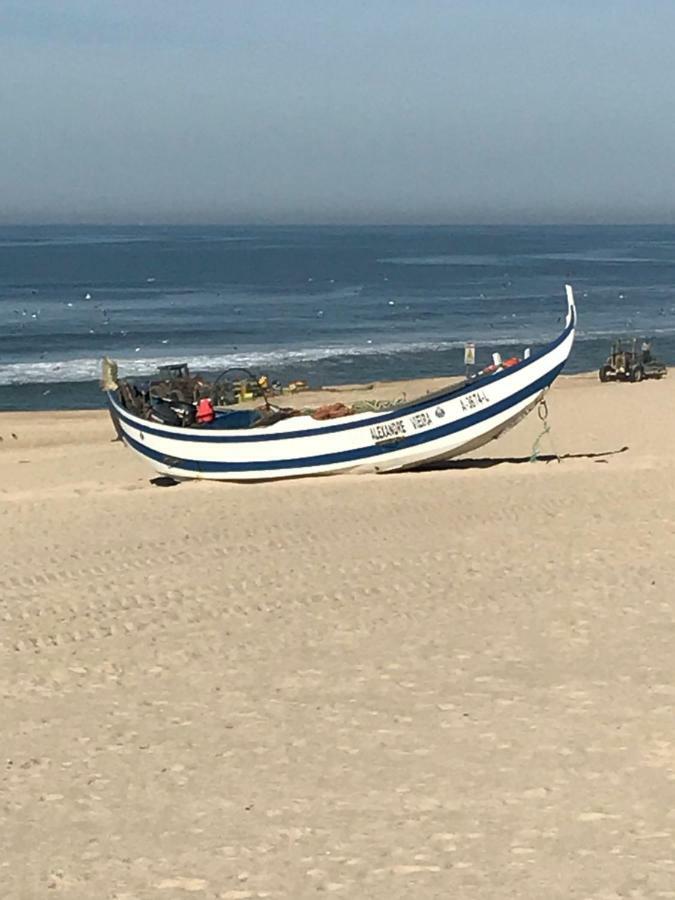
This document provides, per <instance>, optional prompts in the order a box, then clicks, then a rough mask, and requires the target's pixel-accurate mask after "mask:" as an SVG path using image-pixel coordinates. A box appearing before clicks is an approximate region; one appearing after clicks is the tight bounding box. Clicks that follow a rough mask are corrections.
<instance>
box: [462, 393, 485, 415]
mask: <svg viewBox="0 0 675 900" xmlns="http://www.w3.org/2000/svg"><path fill="white" fill-rule="evenodd" d="M489 402H490V400H489V399H488V395H487V394H486V393H485V391H472V392H471V393H470V394H465V395H464V396H463V397H460V398H459V405H460V406H461V407H462V409H463V410H464V412H468V411H469V410H472V409H479V408H480V407H481V406H485V404H486V403H489Z"/></svg>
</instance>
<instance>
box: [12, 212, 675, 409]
mask: <svg viewBox="0 0 675 900" xmlns="http://www.w3.org/2000/svg"><path fill="white" fill-rule="evenodd" d="M566 281H569V282H571V283H572V284H573V286H574V288H575V291H576V295H577V301H578V307H579V323H580V329H579V334H578V339H577V343H576V346H575V349H574V352H573V356H572V358H571V360H570V363H569V367H568V371H572V372H574V371H577V372H578V371H583V370H595V369H597V368H598V366H599V365H600V364H601V363H602V361H603V359H604V357H605V356H606V355H607V352H608V349H609V344H610V341H611V339H612V338H613V337H615V336H633V335H636V336H641V337H642V336H648V337H652V338H653V339H654V352H655V354H656V355H658V356H660V357H661V358H663V359H664V360H665V361H666V362H668V363H671V364H672V363H675V227H671V226H613V227H606V226H584V227H552V226H551V227H548V226H547V227H543V226H531V227H511V226H508V227H507V226H493V227H482V226H481V227H478V226H475V227H474V226H471V227H468V226H467V227H457V226H453V227H450V226H448V227H337V226H335V227H332V226H331V227H309V226H307V227H300V226H298V227H224V226H223V227H218V226H204V227H198V226H191V227H183V226H172V227H164V226H162V227H159V226H128V227H89V226H87V227H84V226H77V227H76V226H71V227H62V226H59V227H56V226H49V227H48V226H44V227H9V226H5V227H0V409H66V408H91V407H97V406H101V405H103V404H102V395H101V392H100V390H99V387H98V376H99V370H100V359H101V357H102V356H103V355H104V354H105V355H109V356H111V357H113V358H115V359H116V360H117V361H118V362H119V366H120V373H121V374H128V375H145V374H150V373H152V372H153V370H154V369H155V368H156V367H157V365H159V364H162V363H166V362H188V363H190V364H191V366H192V367H193V368H194V369H196V370H202V371H212V372H217V371H221V370H223V369H225V368H227V367H230V366H246V367H248V368H251V369H254V370H255V371H258V372H265V373H267V374H269V375H270V376H272V377H274V378H278V379H279V380H281V381H288V380H291V379H294V378H302V379H304V380H306V381H309V382H310V383H312V384H314V385H320V384H324V385H325V384H339V383H353V382H367V381H371V380H375V379H394V378H409V377H415V376H430V375H446V374H448V375H451V374H457V373H459V372H462V371H463V346H464V343H465V342H466V341H474V342H475V343H476V346H477V357H478V363H479V364H480V363H482V362H485V361H488V360H489V357H490V354H491V353H492V351H493V350H495V349H498V350H500V351H501V352H502V353H508V354H509V355H510V354H511V353H512V352H516V353H522V351H523V349H524V348H525V347H526V346H528V345H533V346H534V345H536V344H538V343H542V342H545V341H546V340H548V339H550V338H551V337H553V336H555V335H556V334H557V333H558V331H559V330H560V329H561V327H562V317H563V313H564V309H565V299H564V283H565V282H566Z"/></svg>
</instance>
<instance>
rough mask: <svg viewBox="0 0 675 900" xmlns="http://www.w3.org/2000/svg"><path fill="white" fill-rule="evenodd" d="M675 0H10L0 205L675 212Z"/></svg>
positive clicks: (257, 215) (141, 213)
mask: <svg viewBox="0 0 675 900" xmlns="http://www.w3.org/2000/svg"><path fill="white" fill-rule="evenodd" d="M674 45H675V0H632V2H622V0H614V2H610V0H583V2H582V0H578V2H577V0H362V2H357V0H0V129H1V130H0V219H2V220H3V221H5V222H18V221H32V222H38V221H101V222H114V221H119V222H136V221H145V222H150V221H165V222H170V221H173V222H179V221H195V222H207V221H208V222H251V221H261V222H310V221H319V222H336V221H345V222H504V221H512V222H531V221H548V222H553V221H661V222H666V221H668V222H670V221H674V220H675V215H674V211H673V210H674V205H673V198H674V197H675V46H674Z"/></svg>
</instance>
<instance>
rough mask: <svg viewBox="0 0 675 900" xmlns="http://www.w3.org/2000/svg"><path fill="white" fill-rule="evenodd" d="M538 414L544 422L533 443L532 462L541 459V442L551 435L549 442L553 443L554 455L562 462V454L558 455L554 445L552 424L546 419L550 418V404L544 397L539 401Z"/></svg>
mask: <svg viewBox="0 0 675 900" xmlns="http://www.w3.org/2000/svg"><path fill="white" fill-rule="evenodd" d="M537 415H538V416H539V421H540V422H542V423H543V426H544V427H543V428H542V430H541V432H540V433H539V434H538V435H537V438H536V440H535V442H534V443H533V444H532V453H531V455H530V462H536V461H537V460H538V459H539V454H540V453H541V446H540V445H541V442H542V440H543V439H544V438H545V437H546V435H549V442H550V444H551V449H552V450H553V455H554V456H555V458H556V459H557V460H558V462H560V456H559V455H558V452H557V450H556V449H555V446H554V445H553V438H552V437H551V436H550V435H551V426H550V425H549V424H548V422H547V421H546V420H547V419H548V405H547V403H546V400H544V398H543V397H542V399H541V400H540V401H539V405H538V406H537Z"/></svg>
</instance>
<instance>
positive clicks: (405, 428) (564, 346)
mask: <svg viewBox="0 0 675 900" xmlns="http://www.w3.org/2000/svg"><path fill="white" fill-rule="evenodd" d="M567 300H568V312H567V319H566V325H565V330H564V331H563V333H562V334H561V335H560V336H559V337H558V338H557V339H556V340H555V341H553V342H552V343H551V344H549V345H548V346H547V347H544V348H543V349H542V350H540V351H539V352H537V353H533V354H532V356H531V357H530V358H529V359H525V360H523V361H522V362H520V363H519V364H518V365H516V366H513V367H511V368H508V369H503V370H501V371H499V372H497V373H495V374H494V375H491V376H487V377H483V378H480V379H476V380H474V381H472V382H469V383H467V384H465V385H462V386H461V387H460V388H453V387H448V389H447V391H443V392H437V393H436V394H433V395H429V396H427V397H421V398H419V399H418V400H415V401H411V402H410V403H408V404H405V405H404V406H402V407H400V408H398V409H396V410H387V411H384V412H378V413H370V412H369V413H359V414H357V415H353V416H347V417H345V418H342V419H329V420H326V421H317V420H315V419H312V418H311V417H310V416H298V417H293V418H290V419H283V420H282V421H280V422H277V423H275V424H273V425H269V426H267V427H262V428H249V429H229V430H226V429H221V428H180V427H175V426H171V425H164V424H160V423H158V422H154V421H148V420H146V419H143V418H140V417H138V416H135V415H133V414H131V413H130V412H128V411H127V410H126V409H125V408H124V407H123V406H121V405H120V403H119V401H118V399H117V397H116V396H114V395H113V394H109V395H108V396H109V401H110V408H111V413H112V415H113V417H114V419H115V420H116V422H117V425H118V427H119V429H120V432H121V434H122V437H123V439H124V441H125V443H126V444H127V445H128V446H129V447H130V448H131V449H132V450H134V452H136V453H138V454H139V455H140V456H142V457H143V458H144V459H146V460H147V461H148V462H149V463H150V464H151V465H152V467H153V468H154V469H155V471H157V472H159V473H160V474H163V475H168V476H170V477H171V478H175V479H181V480H182V479H193V478H198V479H215V480H222V481H263V480H269V479H279V478H297V477H299V476H308V475H328V474H337V473H339V472H392V471H396V470H400V469H409V468H414V467H415V466H419V465H422V464H423V463H427V462H431V461H438V460H442V459H450V458H452V457H454V456H458V455H460V454H462V453H466V452H468V451H469V450H473V449H475V448H477V447H480V446H481V445H482V444H485V443H487V442H488V441H490V440H493V439H494V438H496V437H498V436H499V435H500V434H501V433H502V432H503V431H505V430H506V429H508V428H510V427H512V426H513V425H514V424H516V423H517V422H518V421H519V420H520V419H521V418H522V417H523V416H524V415H526V414H527V413H528V412H529V411H530V410H531V409H532V408H533V407H534V406H535V405H536V404H537V402H538V401H539V399H540V398H541V396H542V395H543V393H544V392H545V391H546V390H547V388H548V387H550V385H551V384H552V382H553V381H554V380H555V378H556V377H557V375H558V374H559V372H560V371H561V369H562V367H563V366H564V365H565V362H566V361H567V358H568V356H569V354H570V351H571V349H572V344H573V342H574V333H575V326H576V310H575V306H574V297H573V295H572V289H571V288H570V287H569V286H568V287H567Z"/></svg>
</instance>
